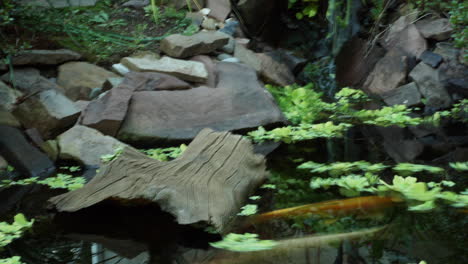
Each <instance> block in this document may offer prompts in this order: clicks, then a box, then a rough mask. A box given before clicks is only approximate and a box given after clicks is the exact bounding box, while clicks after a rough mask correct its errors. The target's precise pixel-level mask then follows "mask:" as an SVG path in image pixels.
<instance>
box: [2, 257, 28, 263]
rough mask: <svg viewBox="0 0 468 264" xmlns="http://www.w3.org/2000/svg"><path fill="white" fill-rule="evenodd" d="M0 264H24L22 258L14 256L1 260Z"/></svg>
mask: <svg viewBox="0 0 468 264" xmlns="http://www.w3.org/2000/svg"><path fill="white" fill-rule="evenodd" d="M0 264H24V263H23V262H21V257H18V256H14V257H11V258H7V259H0Z"/></svg>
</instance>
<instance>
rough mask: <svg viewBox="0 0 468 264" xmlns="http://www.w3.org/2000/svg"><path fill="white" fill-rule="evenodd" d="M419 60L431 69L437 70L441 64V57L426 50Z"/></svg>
mask: <svg viewBox="0 0 468 264" xmlns="http://www.w3.org/2000/svg"><path fill="white" fill-rule="evenodd" d="M420 59H421V60H422V61H423V62H424V63H426V64H427V65H429V66H431V67H432V68H437V67H439V65H440V63H442V56H440V55H439V54H437V53H433V52H430V51H427V50H426V51H424V52H423V53H422V54H421V58H420Z"/></svg>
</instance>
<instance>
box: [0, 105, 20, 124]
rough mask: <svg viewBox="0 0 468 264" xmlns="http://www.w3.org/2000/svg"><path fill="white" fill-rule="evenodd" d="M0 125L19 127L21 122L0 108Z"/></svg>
mask: <svg viewBox="0 0 468 264" xmlns="http://www.w3.org/2000/svg"><path fill="white" fill-rule="evenodd" d="M0 125H4V126H10V127H17V128H20V127H21V123H20V122H19V121H18V119H16V117H15V116H14V115H13V114H12V113H10V112H8V111H5V110H2V109H0Z"/></svg>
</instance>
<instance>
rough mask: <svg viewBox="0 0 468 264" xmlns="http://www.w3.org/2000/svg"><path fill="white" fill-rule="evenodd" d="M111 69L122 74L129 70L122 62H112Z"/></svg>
mask: <svg viewBox="0 0 468 264" xmlns="http://www.w3.org/2000/svg"><path fill="white" fill-rule="evenodd" d="M112 70H113V71H114V72H115V73H117V74H119V75H122V76H124V75H125V74H127V73H129V72H130V70H129V69H128V68H127V67H125V65H123V64H122V63H117V64H113V65H112Z"/></svg>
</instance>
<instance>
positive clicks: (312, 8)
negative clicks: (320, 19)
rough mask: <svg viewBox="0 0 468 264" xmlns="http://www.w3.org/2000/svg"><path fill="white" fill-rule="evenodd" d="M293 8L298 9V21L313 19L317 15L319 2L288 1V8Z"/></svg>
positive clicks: (308, 0)
mask: <svg viewBox="0 0 468 264" xmlns="http://www.w3.org/2000/svg"><path fill="white" fill-rule="evenodd" d="M293 7H296V8H295V9H296V10H297V12H296V18H297V19H302V18H304V17H308V18H312V17H314V16H315V15H317V11H318V8H319V0H288V8H293Z"/></svg>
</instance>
